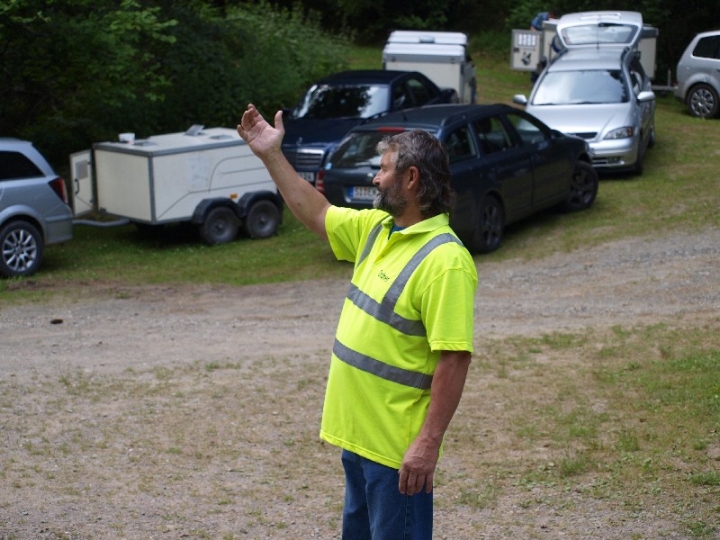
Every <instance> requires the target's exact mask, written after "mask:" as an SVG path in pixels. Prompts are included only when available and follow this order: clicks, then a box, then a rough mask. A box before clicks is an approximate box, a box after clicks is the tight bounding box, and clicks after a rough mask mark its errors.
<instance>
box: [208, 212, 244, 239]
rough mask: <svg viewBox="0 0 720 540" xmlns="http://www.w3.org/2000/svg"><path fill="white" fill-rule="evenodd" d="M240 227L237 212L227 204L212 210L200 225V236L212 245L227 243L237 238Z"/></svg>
mask: <svg viewBox="0 0 720 540" xmlns="http://www.w3.org/2000/svg"><path fill="white" fill-rule="evenodd" d="M239 228H240V224H239V222H238V218H237V216H236V215H235V212H233V211H232V210H231V209H230V208H228V207H226V206H218V207H217V208H213V209H212V210H210V212H209V213H208V215H207V217H206V218H205V221H204V222H203V224H202V225H200V237H201V238H202V239H203V241H204V242H205V243H207V244H210V245H211V246H214V245H216V244H226V243H228V242H232V241H233V240H235V237H236V236H237V233H238V229H239Z"/></svg>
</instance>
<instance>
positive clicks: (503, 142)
mask: <svg viewBox="0 0 720 540" xmlns="http://www.w3.org/2000/svg"><path fill="white" fill-rule="evenodd" d="M473 127H474V128H475V134H476V135H477V141H478V146H479V147H480V151H481V152H482V153H483V154H484V155H489V154H494V153H495V152H502V151H503V150H507V149H508V148H512V147H513V146H515V143H514V142H513V140H512V137H510V136H509V134H508V132H507V130H506V129H505V126H503V125H502V122H501V121H500V119H499V118H498V117H496V116H491V117H490V118H483V119H481V120H475V122H473Z"/></svg>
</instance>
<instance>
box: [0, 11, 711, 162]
mask: <svg viewBox="0 0 720 540" xmlns="http://www.w3.org/2000/svg"><path fill="white" fill-rule="evenodd" d="M549 9H552V10H554V11H555V12H556V13H558V14H562V13H570V12H576V11H590V10H601V9H613V10H621V9H626V10H631V11H639V12H641V13H642V14H643V19H644V21H645V22H646V23H648V24H651V25H653V26H654V27H656V28H657V29H658V30H659V37H658V44H657V65H658V69H657V71H656V73H658V74H660V73H661V74H664V73H666V71H667V70H668V69H671V70H672V71H673V73H674V68H675V64H676V63H677V61H678V59H679V58H680V55H681V54H682V51H683V50H684V48H685V46H686V45H687V43H688V42H689V41H690V39H691V38H692V36H693V35H695V34H696V33H697V32H700V31H705V30H712V29H717V28H720V11H718V9H717V4H716V0H640V1H637V0H634V1H630V0H616V1H608V0H595V1H594V2H589V1H588V0H557V1H554V2H553V3H552V5H548V4H547V3H546V2H545V1H544V0H519V1H515V2H498V1H497V0H446V1H444V2H437V1H436V0H303V1H298V0H276V1H275V2H270V1H267V0H257V1H232V0H185V1H175V0H0V59H1V62H0V66H1V67H0V69H1V74H0V136H14V137H20V138H24V139H29V140H32V141H33V142H34V143H35V144H36V146H38V148H40V150H41V151H43V152H44V153H45V154H46V155H47V156H48V158H49V159H50V161H51V162H52V163H54V164H57V163H61V162H63V161H66V160H67V156H68V155H69V154H70V153H72V152H75V151H78V150H81V149H85V148H89V147H90V145H91V144H92V143H93V142H98V141H103V140H112V139H114V138H115V137H116V136H117V133H119V132H124V131H134V132H135V133H136V134H137V136H138V137H146V136H149V135H152V134H157V133H168V132H173V131H183V130H185V129H186V128H187V127H189V126H190V125H192V124H196V123H202V124H205V125H207V126H234V125H235V124H236V123H237V120H238V117H239V114H240V112H241V111H242V110H243V108H244V106H245V104H247V103H248V102H253V103H255V104H256V105H258V106H259V107H260V108H261V110H265V111H274V110H277V109H278V108H280V107H287V106H292V105H294V103H295V101H296V100H297V99H298V98H299V97H300V94H301V93H302V91H303V90H304V89H305V87H307V85H309V84H310V83H311V82H312V81H313V80H314V79H316V78H318V77H320V76H322V75H325V74H327V73H330V72H333V71H338V70H341V69H344V68H347V67H348V54H349V48H348V44H354V45H377V46H380V45H381V44H382V43H383V42H384V40H385V39H386V37H387V35H388V34H389V32H390V31H392V30H395V29H433V30H452V31H462V32H466V33H467V34H469V35H470V37H471V43H482V44H483V47H486V48H487V49H488V50H483V51H477V50H473V51H472V52H473V53H478V52H480V53H482V54H497V55H508V56H509V45H510V30H511V29H513V28H527V27H528V26H529V22H530V20H531V19H532V17H533V16H534V14H535V13H536V12H538V11H547V10H549ZM479 36H483V39H482V40H481V41H479V40H477V38H478V37H479ZM493 44H494V45H493ZM659 78H660V77H659ZM662 78H663V80H662V81H660V82H661V83H665V82H666V81H665V80H664V75H663V77H662Z"/></svg>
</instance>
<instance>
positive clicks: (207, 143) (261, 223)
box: [70, 126, 283, 244]
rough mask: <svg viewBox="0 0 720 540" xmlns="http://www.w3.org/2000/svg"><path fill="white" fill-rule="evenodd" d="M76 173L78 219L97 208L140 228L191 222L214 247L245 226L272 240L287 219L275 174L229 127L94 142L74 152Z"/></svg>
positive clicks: (254, 235) (251, 232) (250, 232)
mask: <svg viewBox="0 0 720 540" xmlns="http://www.w3.org/2000/svg"><path fill="white" fill-rule="evenodd" d="M124 135H126V134H124ZM125 138H126V137H125ZM70 170H71V175H72V191H73V212H74V214H75V217H76V218H80V217H82V216H86V215H88V214H90V213H99V214H107V215H110V216H115V217H118V218H120V219H121V220H124V221H126V222H127V221H129V222H132V223H136V224H137V225H139V226H155V225H163V224H166V223H176V222H190V223H193V224H195V225H197V226H198V228H199V231H200V236H201V237H202V239H203V240H204V241H205V242H207V243H208V244H221V243H225V242H230V241H232V240H233V239H234V238H235V237H236V236H237V233H238V230H239V229H240V228H241V227H242V229H243V231H244V232H245V233H246V234H247V235H248V236H250V237H251V238H266V237H268V236H272V235H273V234H275V232H276V231H277V228H278V226H279V225H280V222H281V220H282V210H283V203H282V199H281V197H280V195H279V194H278V192H277V188H276V187H275V184H274V183H273V181H272V179H271V178H270V175H269V173H268V172H267V170H266V169H265V167H264V165H263V164H262V161H260V159H259V158H258V157H256V156H255V155H254V154H253V153H252V151H251V150H250V148H249V147H248V146H247V144H246V143H245V141H243V140H242V138H241V137H240V136H239V135H238V133H237V131H236V130H234V129H230V128H210V129H203V127H202V126H193V127H191V128H190V129H189V130H188V131H186V132H184V133H170V134H166V135H154V136H152V137H149V138H147V139H143V140H132V138H130V140H129V141H127V142H102V143H96V144H94V145H93V147H92V150H86V151H83V152H78V153H76V154H73V155H72V156H70ZM77 222H80V223H86V224H100V225H101V224H102V223H103V222H102V221H95V222H93V221H92V220H78V221H77Z"/></svg>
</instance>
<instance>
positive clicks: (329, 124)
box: [283, 118, 364, 147]
mask: <svg viewBox="0 0 720 540" xmlns="http://www.w3.org/2000/svg"><path fill="white" fill-rule="evenodd" d="M363 121H364V120H363V119H362V118H328V119H325V120H316V119H305V118H299V119H297V120H287V121H285V123H284V125H285V138H284V139H283V146H284V147H287V146H329V145H331V144H334V143H337V142H340V139H342V138H343V137H344V136H345V135H346V134H347V132H348V131H350V130H351V129H352V128H354V127H355V126H357V125H358V124H361V123H362V122H363Z"/></svg>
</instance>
